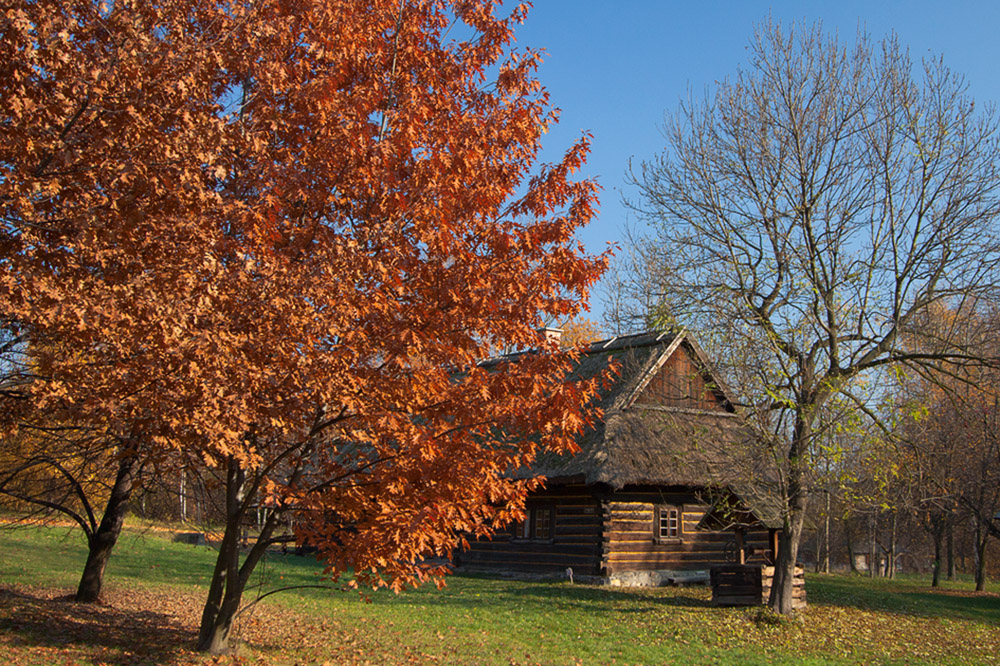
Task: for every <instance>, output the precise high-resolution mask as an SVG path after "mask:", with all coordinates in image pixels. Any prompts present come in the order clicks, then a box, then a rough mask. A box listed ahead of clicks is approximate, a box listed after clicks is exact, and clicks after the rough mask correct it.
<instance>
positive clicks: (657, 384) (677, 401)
mask: <svg viewBox="0 0 1000 666" xmlns="http://www.w3.org/2000/svg"><path fill="white" fill-rule="evenodd" d="M636 403H639V404H648V405H662V406H663V407H681V408H687V409H710V410H724V409H725V407H724V406H723V404H722V397H721V395H719V394H717V393H716V392H715V391H713V390H712V389H710V388H709V386H708V384H707V383H706V382H705V378H704V376H703V374H702V371H701V370H700V369H699V368H698V365H697V364H696V363H695V361H694V359H693V358H692V357H691V353H690V352H689V351H688V350H687V348H686V347H685V346H683V345H682V346H681V347H680V348H679V349H678V350H677V351H675V352H674V353H673V354H671V355H670V356H669V357H668V358H667V359H666V361H664V363H663V365H662V366H661V367H660V369H659V370H657V371H656V374H655V375H653V377H652V378H650V380H649V384H647V385H646V388H645V389H643V391H642V393H641V394H640V395H639V397H638V399H637V400H636Z"/></svg>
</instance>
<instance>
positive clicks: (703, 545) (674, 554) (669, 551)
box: [601, 488, 770, 576]
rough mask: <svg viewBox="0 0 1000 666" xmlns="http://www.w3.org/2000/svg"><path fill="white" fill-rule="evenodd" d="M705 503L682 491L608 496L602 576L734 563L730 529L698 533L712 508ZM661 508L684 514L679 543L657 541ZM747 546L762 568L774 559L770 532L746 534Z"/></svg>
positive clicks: (691, 493) (604, 510)
mask: <svg viewBox="0 0 1000 666" xmlns="http://www.w3.org/2000/svg"><path fill="white" fill-rule="evenodd" d="M703 502H704V499H703V498H701V497H699V496H698V494H697V493H696V492H695V491H694V490H691V489H684V488H677V489H672V490H671V489H666V490H664V489H656V488H650V489H646V490H633V491H630V492H624V491H623V492H618V493H613V494H611V495H609V496H608V497H607V498H606V499H605V501H604V502H603V505H602V512H601V516H602V527H603V529H602V532H603V535H602V541H603V552H602V558H601V569H602V573H603V575H606V576H610V575H612V574H614V573H619V572H623V571H647V570H657V569H669V570H677V571H680V570H685V569H709V568H710V567H711V566H712V565H714V564H726V563H730V564H731V563H732V561H731V560H728V559H727V554H728V555H735V551H734V546H735V534H734V533H733V532H732V531H731V530H727V531H719V532H716V531H707V530H699V529H697V526H698V523H699V521H700V520H701V519H702V517H703V516H704V515H705V512H706V511H707V510H708V508H709V507H708V505H706V504H704V503H703ZM657 505H666V506H676V507H678V508H680V509H681V516H682V520H681V534H680V537H679V538H677V539H667V540H658V539H656V537H655V533H654V531H653V527H654V526H653V521H654V520H655V517H656V506H657ZM744 543H745V545H747V546H751V547H753V549H754V554H753V555H752V556H751V557H750V558H749V559H748V560H747V561H748V562H750V563H754V562H757V563H764V562H765V561H766V559H767V558H768V557H769V556H770V551H769V544H768V534H767V530H766V529H755V530H747V532H746V536H745V539H744ZM727 544H728V545H729V548H728V549H727Z"/></svg>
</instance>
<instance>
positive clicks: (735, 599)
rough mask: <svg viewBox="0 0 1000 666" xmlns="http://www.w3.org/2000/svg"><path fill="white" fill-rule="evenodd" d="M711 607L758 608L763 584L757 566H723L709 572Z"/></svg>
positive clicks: (761, 597)
mask: <svg viewBox="0 0 1000 666" xmlns="http://www.w3.org/2000/svg"><path fill="white" fill-rule="evenodd" d="M710 575H711V581H712V605H713V606H759V605H760V604H761V603H763V596H762V594H763V584H762V577H761V567H760V565H759V564H725V565H721V566H714V567H712V569H711V571H710Z"/></svg>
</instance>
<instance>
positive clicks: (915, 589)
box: [806, 576, 1000, 625]
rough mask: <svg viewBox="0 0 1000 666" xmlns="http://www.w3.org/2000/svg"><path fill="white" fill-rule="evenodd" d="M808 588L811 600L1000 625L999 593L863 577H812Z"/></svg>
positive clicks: (812, 601)
mask: <svg viewBox="0 0 1000 666" xmlns="http://www.w3.org/2000/svg"><path fill="white" fill-rule="evenodd" d="M806 588H807V589H808V590H809V599H810V602H811V603H817V604H825V605H830V606H845V607H851V608H858V609H862V610H871V611H888V612H892V613H902V614H906V615H915V616H919V617H928V618H943V619H962V620H972V621H976V622H986V623H989V624H996V625H1000V596H998V595H997V594H995V593H975V592H971V591H968V590H962V589H956V588H949V587H940V588H932V587H930V585H929V584H927V583H924V582H923V581H913V580H901V581H892V580H875V581H873V580H871V579H869V578H864V577H860V576H829V577H827V576H817V577H810V578H808V579H807V581H806Z"/></svg>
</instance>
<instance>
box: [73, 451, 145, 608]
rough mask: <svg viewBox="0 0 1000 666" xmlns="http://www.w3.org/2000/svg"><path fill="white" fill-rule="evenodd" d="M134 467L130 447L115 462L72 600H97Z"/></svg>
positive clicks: (132, 482)
mask: <svg viewBox="0 0 1000 666" xmlns="http://www.w3.org/2000/svg"><path fill="white" fill-rule="evenodd" d="M138 470H139V456H138V454H137V453H136V452H135V451H134V450H133V451H127V452H125V453H124V454H123V455H122V457H121V459H120V460H119V461H118V473H117V474H116V475H115V483H114V485H113V486H112V487H111V495H110V496H109V497H108V503H107V506H106V507H105V508H104V515H103V516H102V517H101V523H100V525H98V526H97V530H95V531H94V532H93V534H90V535H88V539H87V542H88V543H87V545H88V549H89V550H88V553H87V563H86V564H85V565H84V567H83V575H82V576H81V578H80V585H79V586H78V587H77V589H76V596H75V597H74V598H75V600H76V601H79V602H83V603H94V602H96V601H98V600H99V599H100V596H101V587H102V585H103V583H104V569H105V568H106V567H107V565H108V560H109V559H110V558H111V551H113V550H114V548H115V544H116V543H117V542H118V535H119V534H121V531H122V524H123V523H124V522H125V513H126V512H127V511H128V501H129V497H130V496H131V495H132V488H133V486H134V485H135V477H136V474H137V472H138Z"/></svg>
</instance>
